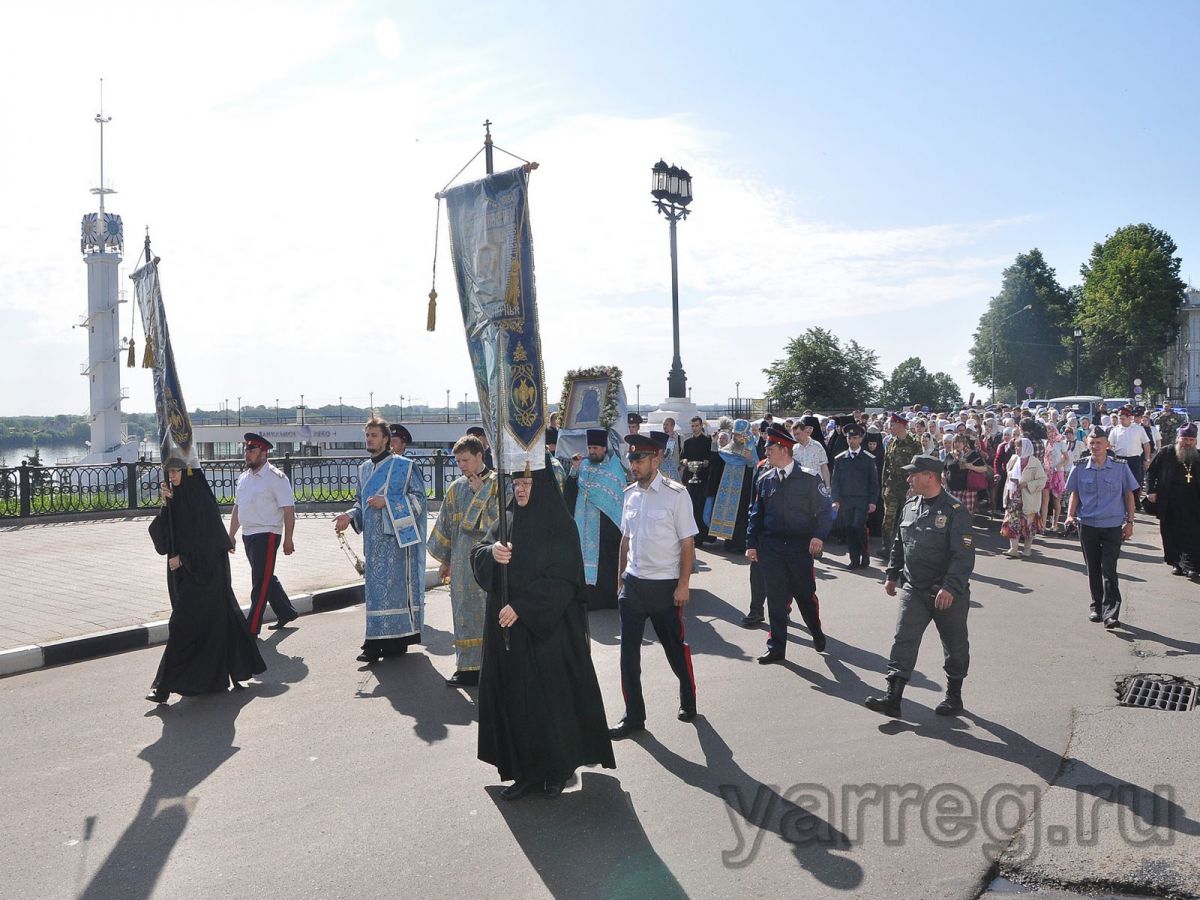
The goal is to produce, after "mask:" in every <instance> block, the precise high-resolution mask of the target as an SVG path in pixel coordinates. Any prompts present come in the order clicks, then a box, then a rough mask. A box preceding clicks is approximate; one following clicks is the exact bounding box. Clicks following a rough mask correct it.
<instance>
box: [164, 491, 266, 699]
mask: <svg viewBox="0 0 1200 900" xmlns="http://www.w3.org/2000/svg"><path fill="white" fill-rule="evenodd" d="M168 474H169V476H170V480H171V487H170V488H169V490H165V491H164V497H167V496H168V495H169V499H167V500H166V502H165V503H164V504H163V508H162V509H160V510H159V511H158V515H157V516H155V517H154V521H153V522H151V523H150V538H151V540H153V541H154V549H155V550H157V551H158V552H159V553H160V554H161V555H163V556H166V557H167V593H168V594H169V595H170V598H171V621H170V625H169V632H168V637H167V646H166V649H165V650H163V655H162V660H161V662H159V664H158V674H157V675H156V676H155V678H154V684H153V686H152V688H151V692H150V694H149V696H148V697H147V698H146V699H147V700H150V701H152V702H154V703H166V702H167V698H168V695H170V694H182V695H184V696H185V697H186V696H191V695H194V694H208V693H213V692H217V691H225V690H228V688H229V683H230V681H231V680H232V681H233V685H234V687H238V688H240V687H241V684H240V682H242V681H245V680H246V679H248V678H250V677H251V676H253V675H257V674H258V673H259V672H265V671H266V669H267V667H266V665H265V664H264V663H263V659H262V656H261V654H260V653H259V652H258V643H257V641H255V639H254V637H253V636H252V635H251V634H250V630H249V628H248V627H247V625H246V617H245V616H244V615H243V614H242V610H241V608H240V607H239V606H238V602H237V596H236V595H235V594H234V592H233V585H232V583H231V582H230V578H229V549H230V547H231V546H232V543H231V542H230V540H229V532H228V531H226V530H225V525H224V523H223V522H222V521H221V510H220V508H219V507H218V506H217V500H216V498H215V497H214V496H213V492H212V488H210V487H209V485H208V481H207V479H205V477H204V473H202V472H201V471H200V470H199V469H190V470H187V469H180V468H171V469H169V470H168Z"/></svg>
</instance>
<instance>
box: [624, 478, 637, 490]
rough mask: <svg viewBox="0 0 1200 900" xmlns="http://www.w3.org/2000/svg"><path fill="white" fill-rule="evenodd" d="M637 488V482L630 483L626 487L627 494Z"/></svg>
mask: <svg viewBox="0 0 1200 900" xmlns="http://www.w3.org/2000/svg"><path fill="white" fill-rule="evenodd" d="M636 486H637V482H636V481H631V482H629V484H627V485H625V493H629V491H630V490H631V489H632V488H634V487H636Z"/></svg>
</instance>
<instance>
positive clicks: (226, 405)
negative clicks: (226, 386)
mask: <svg viewBox="0 0 1200 900" xmlns="http://www.w3.org/2000/svg"><path fill="white" fill-rule="evenodd" d="M225 424H226V425H228V424H229V398H228V397H226V398H225Z"/></svg>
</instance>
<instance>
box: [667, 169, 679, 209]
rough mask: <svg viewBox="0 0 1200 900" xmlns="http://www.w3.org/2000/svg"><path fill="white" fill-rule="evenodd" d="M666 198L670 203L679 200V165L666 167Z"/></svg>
mask: <svg viewBox="0 0 1200 900" xmlns="http://www.w3.org/2000/svg"><path fill="white" fill-rule="evenodd" d="M667 199H668V200H670V201H671V202H672V203H678V202H679V167H678V166H671V167H670V168H669V169H667Z"/></svg>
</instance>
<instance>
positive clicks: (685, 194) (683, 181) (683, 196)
mask: <svg viewBox="0 0 1200 900" xmlns="http://www.w3.org/2000/svg"><path fill="white" fill-rule="evenodd" d="M691 202H692V176H691V175H690V174H689V173H688V170H687V169H680V170H679V205H680V206H687V205H688V204H689V203H691Z"/></svg>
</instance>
